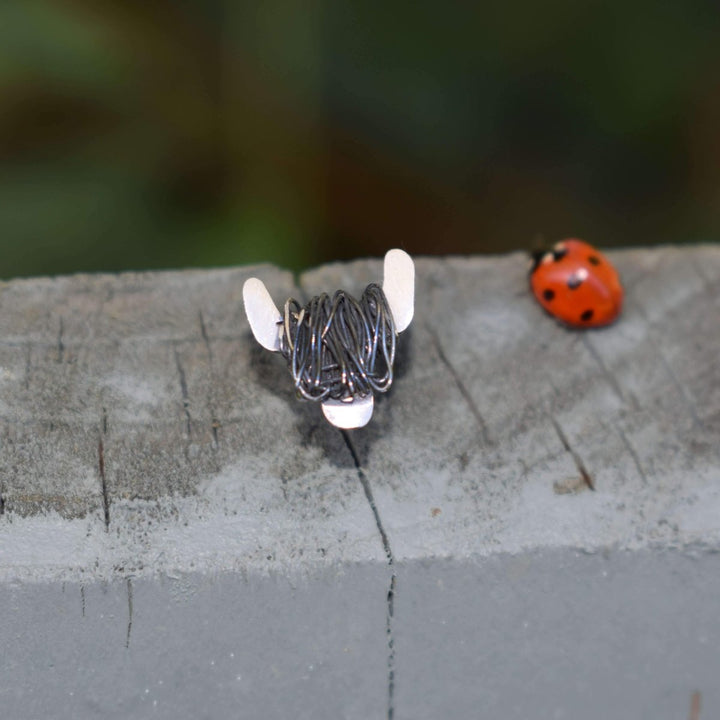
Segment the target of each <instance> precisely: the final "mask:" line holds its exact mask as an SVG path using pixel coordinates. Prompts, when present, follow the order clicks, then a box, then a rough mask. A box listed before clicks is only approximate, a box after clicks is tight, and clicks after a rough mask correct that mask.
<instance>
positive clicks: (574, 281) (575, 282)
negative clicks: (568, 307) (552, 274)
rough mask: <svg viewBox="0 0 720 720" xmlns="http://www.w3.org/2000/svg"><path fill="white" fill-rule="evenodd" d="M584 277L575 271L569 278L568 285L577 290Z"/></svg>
mask: <svg viewBox="0 0 720 720" xmlns="http://www.w3.org/2000/svg"><path fill="white" fill-rule="evenodd" d="M582 281H583V279H582V277H581V276H580V275H578V274H577V273H573V274H572V275H571V276H570V277H569V278H568V280H567V286H568V287H569V288H570V289H571V290H576V289H577V288H579V287H580V284H581V283H582Z"/></svg>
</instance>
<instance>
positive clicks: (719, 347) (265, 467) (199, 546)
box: [0, 246, 720, 720]
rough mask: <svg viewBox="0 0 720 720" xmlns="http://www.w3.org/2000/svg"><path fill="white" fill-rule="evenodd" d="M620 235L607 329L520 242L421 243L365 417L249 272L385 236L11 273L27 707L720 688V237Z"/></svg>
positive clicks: (6, 583) (533, 709)
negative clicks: (336, 416) (303, 359)
mask: <svg viewBox="0 0 720 720" xmlns="http://www.w3.org/2000/svg"><path fill="white" fill-rule="evenodd" d="M610 257H611V258H612V260H613V261H614V262H615V264H616V265H617V267H618V269H619V270H620V272H621V275H622V277H623V281H624V284H625V288H626V306H625V310H624V313H623V316H622V318H621V319H620V320H619V321H618V322H617V323H616V324H615V325H613V326H612V327H610V328H606V329H603V330H597V331H589V332H578V331H571V330H567V329H565V328H564V327H561V326H560V325H558V324H557V323H556V322H554V321H553V320H552V319H551V318H550V317H548V316H547V315H545V314H544V313H543V312H542V310H541V309H540V308H539V307H538V306H537V305H536V304H535V302H534V301H533V300H532V298H531V297H530V295H529V292H528V289H527V269H528V268H527V260H526V258H525V257H523V256H522V255H520V254H513V255H508V256H502V257H486V258H480V257H470V258H459V257H457V258H456V257H452V258H443V259H437V258H436V259H428V258H419V259H417V265H416V271H417V293H416V300H417V301H416V316H415V320H414V322H413V324H412V326H411V329H410V330H408V331H407V332H406V333H403V335H401V337H400V339H399V357H398V360H397V366H396V370H397V374H396V381H395V384H394V386H393V388H392V390H391V392H390V393H389V394H388V395H387V396H384V397H382V398H380V399H379V401H378V403H377V406H376V409H375V414H374V417H373V419H372V421H371V423H370V425H368V426H367V427H366V428H363V429H360V430H356V431H352V432H347V433H343V432H340V431H339V430H337V429H335V428H333V427H331V426H330V425H328V423H327V422H325V420H324V419H323V417H322V414H321V411H320V408H319V407H317V406H315V405H311V404H306V403H301V402H298V401H297V400H296V399H295V398H294V393H293V392H292V389H291V387H290V376H289V373H288V372H287V368H286V367H285V365H284V362H283V360H282V358H280V357H279V356H278V355H273V354H270V353H268V352H266V351H264V350H263V349H262V348H260V347H259V346H258V345H257V344H256V343H255V341H254V339H253V338H252V336H251V333H250V331H249V328H248V325H247V322H246V319H245V316H244V312H243V308H242V301H241V293H242V284H243V281H244V280H245V279H246V278H247V277H250V276H251V275H257V276H259V277H261V278H262V279H263V280H264V281H265V282H266V284H267V285H268V287H269V289H270V291H271V293H272V294H273V297H274V298H275V299H276V301H277V302H278V304H280V303H282V302H283V301H284V299H285V298H286V297H287V296H288V295H295V296H300V297H305V298H307V297H308V296H310V295H312V294H315V293H318V292H321V291H324V290H330V291H332V290H335V289H337V288H340V287H343V288H345V289H347V290H350V291H353V292H360V291H361V290H362V288H363V287H364V285H365V284H366V283H367V282H369V281H372V280H378V279H379V278H380V273H381V263H380V261H358V262H354V263H349V264H342V265H340V264H338V265H328V266H325V267H321V268H318V269H316V270H313V271H310V272H307V273H305V274H303V275H302V276H300V278H298V279H297V281H296V280H295V279H294V278H293V277H292V276H291V275H290V274H289V273H287V272H282V271H280V270H278V269H275V268H272V267H268V266H261V267H254V268H239V269H229V270H213V271H187V272H168V273H141V274H124V275H116V276H109V275H97V276H87V275H79V276H74V277H62V278H54V279H49V278H43V279H29V280H15V281H11V282H6V283H2V284H1V285H0V443H1V445H0V498H1V502H0V626H2V627H3V628H5V631H4V632H3V633H2V638H1V639H0V658H1V660H0V705H1V706H2V708H3V713H4V714H5V716H7V717H9V718H15V717H18V718H20V717H22V718H28V717H29V718H36V717H37V718H40V717H57V718H75V717H88V718H94V717H97V718H109V717H118V718H124V717H136V718H146V717H147V718H173V720H176V719H177V718H180V719H181V720H182V719H184V718H188V719H189V718H192V719H193V720H195V718H198V717H208V718H213V717H222V718H226V717H243V718H255V717H262V718H271V719H272V718H278V719H280V718H287V717H297V718H312V719H313V720H322V719H323V718H328V719H330V718H338V717H346V718H358V719H366V718H375V717H387V718H389V719H390V720H397V719H398V718H408V719H410V718H412V720H423V718H436V717H439V716H447V717H478V716H479V717H503V718H509V719H512V718H518V719H520V718H522V719H523V720H524V719H525V718H528V717H536V718H548V719H549V718H558V717H583V718H587V719H589V720H594V719H597V720H600V719H601V718H606V717H628V718H629V717H633V718H636V717H648V718H649V717H652V718H653V719H654V720H658V719H664V718H667V719H668V720H670V718H673V719H674V718H677V717H685V716H687V713H688V709H689V708H690V707H695V706H692V705H691V703H697V701H698V699H699V698H700V697H702V703H703V713H705V712H708V713H709V714H708V715H707V716H708V717H711V716H712V717H714V716H715V715H717V712H718V709H719V708H720V691H718V689H717V682H716V678H717V675H718V672H720V662H719V661H718V653H717V647H718V642H720V620H719V619H718V618H719V617H720V616H718V613H717V610H716V603H715V601H714V598H715V597H717V593H718V588H717V586H718V581H717V578H718V577H720V575H719V574H718V558H720V554H719V553H718V551H719V550H720V443H718V435H719V433H720V363H719V362H718V358H719V357H720V320H719V317H720V313H718V310H719V309H720V247H718V246H697V247H687V248H676V247H664V248H657V249H653V250H622V251H616V252H612V253H610ZM700 691H702V692H701V693H700ZM693 712H694V711H693ZM696 714H697V713H696ZM703 717H705V715H704V714H703Z"/></svg>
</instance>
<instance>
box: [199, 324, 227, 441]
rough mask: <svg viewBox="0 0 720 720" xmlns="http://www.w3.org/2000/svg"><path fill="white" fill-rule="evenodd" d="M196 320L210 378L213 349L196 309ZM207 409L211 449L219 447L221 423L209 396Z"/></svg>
mask: <svg viewBox="0 0 720 720" xmlns="http://www.w3.org/2000/svg"><path fill="white" fill-rule="evenodd" d="M198 320H199V321H200V334H201V335H202V339H203V342H204V343H205V349H206V350H207V354H208V364H209V366H210V376H211V378H214V375H215V371H214V364H215V363H214V357H213V351H212V346H211V345H210V336H209V335H208V331H207V325H205V317H204V315H203V312H202V310H198ZM207 404H208V409H209V410H210V415H211V417H212V420H211V422H210V432H211V434H212V438H213V442H212V448H213V450H217V449H218V447H219V437H218V429H219V428H221V427H222V423H221V422H220V420H219V419H218V417H217V413H216V412H215V405H214V403H213V402H212V400H211V398H210V397H208V400H207Z"/></svg>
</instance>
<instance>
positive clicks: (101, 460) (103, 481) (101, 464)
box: [97, 408, 110, 532]
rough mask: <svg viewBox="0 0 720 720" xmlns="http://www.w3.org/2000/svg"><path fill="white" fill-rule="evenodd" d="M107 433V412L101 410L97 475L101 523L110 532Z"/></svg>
mask: <svg viewBox="0 0 720 720" xmlns="http://www.w3.org/2000/svg"><path fill="white" fill-rule="evenodd" d="M107 431H108V419H107V410H106V409H105V408H103V409H102V416H101V418H100V436H99V438H98V451H97V453H98V474H99V475H100V489H101V491H102V507H103V521H104V522H105V532H109V530H110V495H109V493H108V485H107V476H106V472H105V443H104V438H105V436H106V435H107Z"/></svg>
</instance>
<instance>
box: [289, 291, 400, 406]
mask: <svg viewBox="0 0 720 720" xmlns="http://www.w3.org/2000/svg"><path fill="white" fill-rule="evenodd" d="M395 338H396V333H395V323H394V322H393V317H392V313H391V312H390V308H389V307H388V304H387V299H386V298H385V293H384V292H383V291H382V288H381V287H380V286H379V285H376V284H375V283H372V284H371V285H368V286H367V287H366V288H365V291H364V292H363V294H362V297H361V298H360V300H359V301H358V300H356V299H355V298H354V297H352V296H351V295H348V293H346V292H345V291H344V290H338V291H337V292H336V293H335V294H334V295H333V296H332V298H331V297H330V296H329V295H328V294H327V293H323V294H322V295H318V296H316V297H314V298H313V299H312V300H310V302H309V303H308V304H307V305H306V306H305V307H301V306H300V303H298V302H297V300H295V299H293V298H290V299H289V300H288V301H287V302H286V303H285V312H284V327H283V333H282V336H281V339H280V352H281V353H282V355H283V357H284V358H285V360H286V361H287V363H288V366H289V367H290V372H291V373H292V376H293V380H294V381H295V388H296V390H297V392H298V394H299V395H300V396H301V397H304V398H305V399H306V400H313V401H315V402H321V401H323V400H329V399H333V400H344V399H346V398H351V397H365V396H366V395H368V393H371V392H379V393H383V392H387V390H388V389H389V388H390V385H391V384H392V381H393V362H394V360H395Z"/></svg>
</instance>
